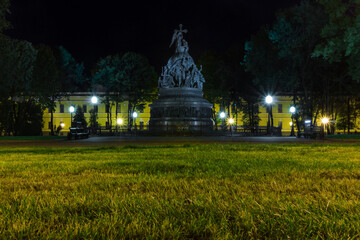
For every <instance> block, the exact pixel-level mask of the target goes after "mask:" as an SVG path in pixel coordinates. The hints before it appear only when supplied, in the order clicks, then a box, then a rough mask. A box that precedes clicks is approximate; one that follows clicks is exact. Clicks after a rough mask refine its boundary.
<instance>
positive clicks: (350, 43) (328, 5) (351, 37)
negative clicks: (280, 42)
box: [314, 0, 360, 82]
mask: <svg viewBox="0 0 360 240" xmlns="http://www.w3.org/2000/svg"><path fill="white" fill-rule="evenodd" d="M318 2H319V3H320V4H321V5H322V6H323V7H324V9H325V10H326V12H327V14H328V15H329V20H328V22H327V24H326V25H325V26H323V28H322V31H321V36H322V41H321V42H320V43H318V45H317V47H316V49H315V50H314V56H322V57H323V58H324V59H326V60H328V61H329V62H330V63H333V62H346V64H347V67H348V71H347V74H348V76H350V77H351V78H352V79H353V80H355V81H357V82H360V47H359V44H360V14H359V13H360V9H359V1H358V0H349V1H342V0H318Z"/></svg>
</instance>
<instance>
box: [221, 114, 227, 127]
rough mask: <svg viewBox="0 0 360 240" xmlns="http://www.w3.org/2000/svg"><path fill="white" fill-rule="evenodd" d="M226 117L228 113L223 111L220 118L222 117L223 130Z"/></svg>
mask: <svg viewBox="0 0 360 240" xmlns="http://www.w3.org/2000/svg"><path fill="white" fill-rule="evenodd" d="M225 117H226V113H225V112H221V113H220V118H221V128H222V130H223V129H224V125H225Z"/></svg>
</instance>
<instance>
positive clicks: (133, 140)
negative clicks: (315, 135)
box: [0, 136, 360, 147]
mask: <svg viewBox="0 0 360 240" xmlns="http://www.w3.org/2000/svg"><path fill="white" fill-rule="evenodd" d="M185 143H194V144H210V143H219V144H229V143H234V144H237V143H252V144H256V143H266V144H276V143H294V144H295V143H300V144H312V143H319V144H323V143H325V144H328V143H359V144H360V141H359V140H353V141H341V140H309V139H304V138H296V137H239V136H233V137H230V136H227V137H224V136H221V137H135V136H128V137H126V136H120V137H90V138H89V139H80V140H71V141H69V140H67V139H57V140H1V141H0V146H10V147H11V146H20V147H21V146H23V147H26V146H39V147H46V146H49V147H87V146H88V147H94V146H122V145H133V144H137V145H149V144H150V145H166V144H185Z"/></svg>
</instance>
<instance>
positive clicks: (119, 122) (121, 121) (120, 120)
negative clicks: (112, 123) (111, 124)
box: [116, 118, 124, 125]
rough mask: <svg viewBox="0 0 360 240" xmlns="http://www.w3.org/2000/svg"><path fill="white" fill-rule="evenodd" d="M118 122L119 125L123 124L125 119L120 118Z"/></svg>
mask: <svg viewBox="0 0 360 240" xmlns="http://www.w3.org/2000/svg"><path fill="white" fill-rule="evenodd" d="M116 122H117V124H118V125H122V124H123V123H124V120H122V119H121V118H118V119H117V121H116Z"/></svg>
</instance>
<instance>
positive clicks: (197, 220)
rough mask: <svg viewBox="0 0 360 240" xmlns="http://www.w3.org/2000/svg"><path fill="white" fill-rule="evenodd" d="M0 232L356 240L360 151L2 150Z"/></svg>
mask: <svg viewBox="0 0 360 240" xmlns="http://www.w3.org/2000/svg"><path fill="white" fill-rule="evenodd" d="M0 236H1V237H0V238H1V239H11V238H12V239H20V238H31V239H34V238H41V239H69V238H71V239H89V238H96V239H123V238H126V239H133V238H148V239H159V238H160V239H184V238H193V239H241V238H253V239H266V238H268V239H274V238H276V239H287V238H290V239H309V238H317V239H358V238H360V145H359V144H358V145H350V144H337V145H305V144H277V145H275V144H272V145H266V144H237V145H232V144H226V145H217V144H210V145H189V144H185V145H182V146H123V147H98V148H70V149H66V148H41V147H24V148H20V147H11V148H10V147H8V148H5V147H0Z"/></svg>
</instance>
